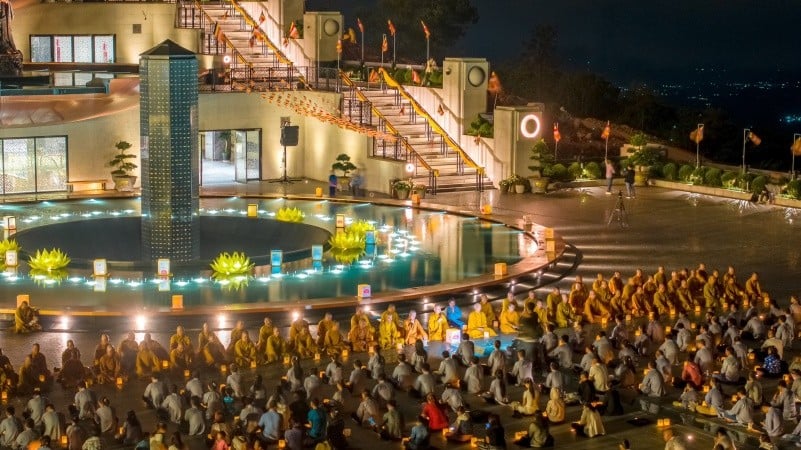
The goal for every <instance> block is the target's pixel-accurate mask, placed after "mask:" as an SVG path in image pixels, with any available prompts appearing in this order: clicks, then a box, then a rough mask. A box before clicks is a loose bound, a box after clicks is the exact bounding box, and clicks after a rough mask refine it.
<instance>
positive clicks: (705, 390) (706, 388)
mask: <svg viewBox="0 0 801 450" xmlns="http://www.w3.org/2000/svg"><path fill="white" fill-rule="evenodd" d="M707 392H709V386H704V394H706V393H707Z"/></svg>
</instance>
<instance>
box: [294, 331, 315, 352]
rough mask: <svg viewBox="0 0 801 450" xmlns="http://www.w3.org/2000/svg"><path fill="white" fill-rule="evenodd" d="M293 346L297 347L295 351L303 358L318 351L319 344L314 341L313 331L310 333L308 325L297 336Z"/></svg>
mask: <svg viewBox="0 0 801 450" xmlns="http://www.w3.org/2000/svg"><path fill="white" fill-rule="evenodd" d="M293 347H294V348H295V353H297V354H298V356H300V357H301V358H311V357H312V356H314V354H315V353H317V344H316V343H315V342H314V339H313V338H312V336H311V333H309V328H308V327H306V328H303V329H301V331H300V334H298V335H297V336H295V341H294V342H293Z"/></svg>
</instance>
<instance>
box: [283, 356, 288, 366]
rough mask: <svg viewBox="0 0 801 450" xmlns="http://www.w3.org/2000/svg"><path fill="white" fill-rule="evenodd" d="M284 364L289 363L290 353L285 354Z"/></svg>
mask: <svg viewBox="0 0 801 450" xmlns="http://www.w3.org/2000/svg"><path fill="white" fill-rule="evenodd" d="M284 364H289V355H284Z"/></svg>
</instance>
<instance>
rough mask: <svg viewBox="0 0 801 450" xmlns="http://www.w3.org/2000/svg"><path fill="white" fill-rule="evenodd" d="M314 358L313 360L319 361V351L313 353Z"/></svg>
mask: <svg viewBox="0 0 801 450" xmlns="http://www.w3.org/2000/svg"><path fill="white" fill-rule="evenodd" d="M314 360H315V361H319V360H320V354H319V353H315V354H314Z"/></svg>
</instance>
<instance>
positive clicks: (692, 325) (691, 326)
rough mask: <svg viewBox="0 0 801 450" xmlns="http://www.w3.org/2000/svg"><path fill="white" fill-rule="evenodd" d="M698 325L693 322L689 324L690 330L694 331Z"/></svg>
mask: <svg viewBox="0 0 801 450" xmlns="http://www.w3.org/2000/svg"><path fill="white" fill-rule="evenodd" d="M697 326H698V325H696V323H695V322H690V329H691V330H694V329H695V328H696V327H697Z"/></svg>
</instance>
